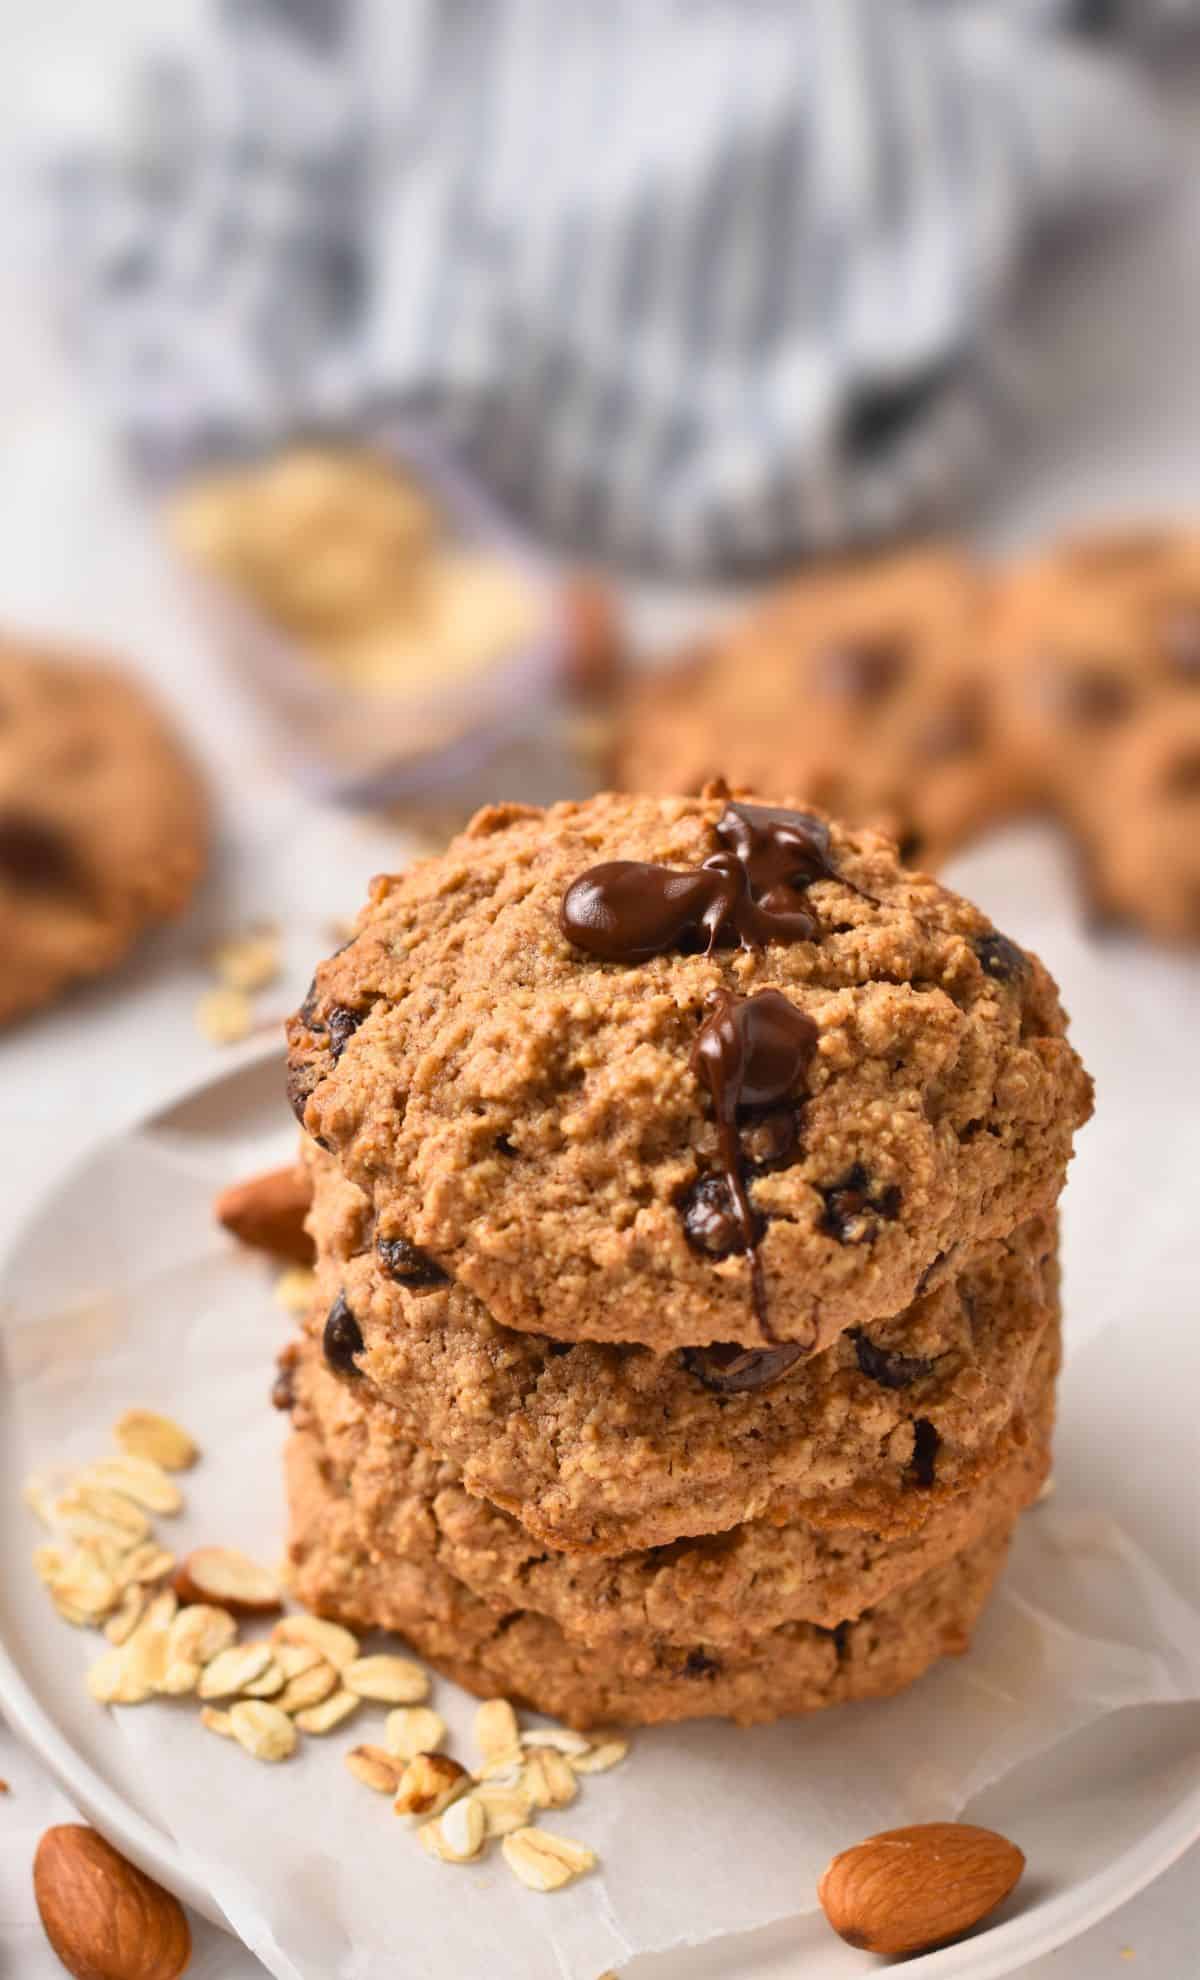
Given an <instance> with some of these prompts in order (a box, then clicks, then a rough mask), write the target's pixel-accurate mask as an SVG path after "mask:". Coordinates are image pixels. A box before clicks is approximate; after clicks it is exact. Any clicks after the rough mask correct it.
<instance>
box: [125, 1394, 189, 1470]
mask: <svg viewBox="0 0 1200 1980" xmlns="http://www.w3.org/2000/svg"><path fill="white" fill-rule="evenodd" d="M113 1436H114V1437H115V1438H116V1441H117V1443H118V1444H119V1445H120V1448H121V1449H122V1450H123V1451H125V1452H127V1454H128V1455H129V1456H130V1457H142V1458H149V1459H150V1461H151V1463H152V1464H160V1465H161V1466H162V1468H163V1470H164V1471H187V1470H188V1468H189V1466H191V1465H193V1464H195V1462H196V1459H197V1458H198V1457H199V1455H200V1453H199V1451H198V1450H197V1448H196V1445H195V1443H194V1441H193V1440H192V1438H191V1437H189V1436H188V1433H187V1431H186V1430H184V1429H183V1428H182V1427H181V1425H180V1424H178V1423H176V1422H175V1421H174V1420H173V1418H171V1417H169V1416H160V1415H159V1413H158V1411H157V1410H153V1409H127V1410H126V1411H125V1414H124V1415H123V1416H121V1417H118V1419H117V1421H116V1423H115V1424H114V1426H113Z"/></svg>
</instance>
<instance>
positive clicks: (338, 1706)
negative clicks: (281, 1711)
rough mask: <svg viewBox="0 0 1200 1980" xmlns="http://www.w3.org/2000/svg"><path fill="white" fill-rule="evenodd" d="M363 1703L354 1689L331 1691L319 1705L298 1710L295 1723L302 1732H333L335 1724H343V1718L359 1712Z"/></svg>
mask: <svg viewBox="0 0 1200 1980" xmlns="http://www.w3.org/2000/svg"><path fill="white" fill-rule="evenodd" d="M361 1703H362V1700H361V1699H359V1698H356V1697H355V1695H354V1693H353V1692H352V1691H342V1690H339V1691H331V1692H330V1694H329V1696H328V1698H323V1699H322V1700H321V1703H320V1704H319V1705H310V1706H308V1708H307V1709H306V1710H305V1711H303V1712H297V1714H296V1717H295V1724H296V1725H298V1726H299V1728H300V1730H301V1732H306V1733H315V1734H320V1733H327V1732H332V1731H333V1729H334V1727H335V1726H340V1725H341V1723H342V1720H343V1719H348V1718H349V1717H350V1715H351V1713H352V1712H357V1710H358V1708H359V1705H360V1704H361Z"/></svg>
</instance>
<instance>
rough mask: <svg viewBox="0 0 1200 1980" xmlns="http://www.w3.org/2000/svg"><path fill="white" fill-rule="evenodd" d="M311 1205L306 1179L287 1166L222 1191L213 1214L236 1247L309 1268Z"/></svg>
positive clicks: (250, 1178)
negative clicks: (307, 1228)
mask: <svg viewBox="0 0 1200 1980" xmlns="http://www.w3.org/2000/svg"><path fill="white" fill-rule="evenodd" d="M311 1202H312V1189H311V1187H310V1184H309V1181H308V1177H307V1176H306V1175H305V1174H304V1172H303V1170H301V1169H297V1168H294V1167H292V1166H291V1165H290V1164H289V1166H288V1167H287V1168H286V1169H270V1170H268V1171H267V1173H266V1174H265V1175H261V1176H250V1177H248V1179H247V1180H246V1181H245V1182H240V1183H234V1184H233V1185H232V1187H231V1188H229V1189H224V1190H222V1191H221V1194H220V1196H218V1198H217V1200H216V1202H215V1203H214V1204H213V1213H214V1215H215V1216H216V1219H217V1222H218V1223H219V1224H222V1225H224V1227H225V1229H226V1230H227V1231H228V1232H229V1233H230V1235H231V1236H232V1237H235V1238H236V1239H237V1240H238V1243H239V1244H247V1245H249V1246H250V1247H251V1248H252V1249H253V1250H255V1251H269V1252H270V1254H271V1256H272V1257H273V1258H286V1259H289V1260H290V1261H291V1263H292V1264H293V1265H311V1264H312V1262H313V1258H314V1257H315V1255H316V1254H315V1251H314V1247H313V1241H312V1239H311V1238H310V1237H309V1235H308V1232H307V1231H306V1230H305V1228H304V1219H305V1218H306V1217H307V1215H308V1212H309V1207H310V1205H311Z"/></svg>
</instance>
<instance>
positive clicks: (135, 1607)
mask: <svg viewBox="0 0 1200 1980" xmlns="http://www.w3.org/2000/svg"><path fill="white" fill-rule="evenodd" d="M147 1600H148V1597H147V1594H146V1591H145V1589H144V1588H139V1587H138V1586H137V1584H136V1583H131V1584H130V1586H129V1587H128V1588H126V1590H125V1591H124V1593H123V1595H122V1596H121V1600H120V1604H119V1606H118V1607H117V1608H116V1609H115V1610H114V1612H113V1614H112V1615H111V1616H110V1617H109V1619H108V1621H107V1622H106V1623H105V1625H104V1634H105V1635H106V1636H107V1638H108V1640H109V1642H110V1643H116V1644H121V1643H128V1641H129V1639H130V1637H131V1636H132V1635H133V1632H134V1630H135V1629H136V1628H137V1626H138V1624H139V1623H140V1622H141V1620H142V1617H143V1615H144V1614H145V1610H146V1603H147Z"/></svg>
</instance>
